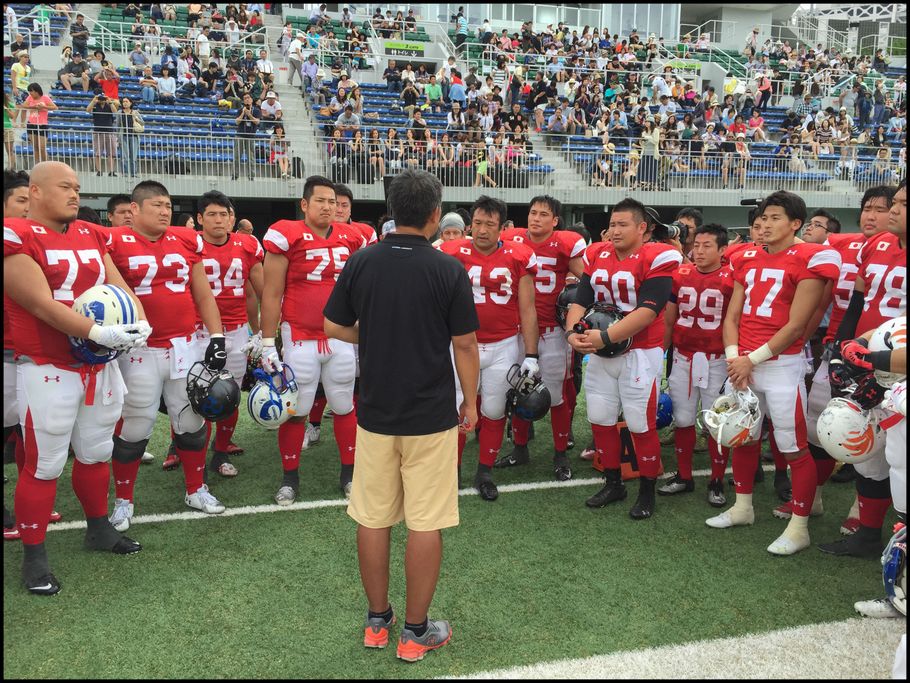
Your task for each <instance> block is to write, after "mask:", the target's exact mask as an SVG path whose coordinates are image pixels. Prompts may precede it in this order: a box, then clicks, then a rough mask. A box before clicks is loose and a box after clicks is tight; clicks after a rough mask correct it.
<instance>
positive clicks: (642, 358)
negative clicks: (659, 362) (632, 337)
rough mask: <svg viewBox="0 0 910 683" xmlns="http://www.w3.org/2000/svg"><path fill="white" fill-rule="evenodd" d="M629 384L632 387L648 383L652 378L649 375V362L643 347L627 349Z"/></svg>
mask: <svg viewBox="0 0 910 683" xmlns="http://www.w3.org/2000/svg"><path fill="white" fill-rule="evenodd" d="M629 370H630V373H629V384H630V385H631V386H633V387H642V386H647V385H650V384H651V382H652V381H653V380H654V378H653V377H652V376H651V363H650V361H648V355H647V354H646V353H645V350H644V349H632V350H631V351H629Z"/></svg>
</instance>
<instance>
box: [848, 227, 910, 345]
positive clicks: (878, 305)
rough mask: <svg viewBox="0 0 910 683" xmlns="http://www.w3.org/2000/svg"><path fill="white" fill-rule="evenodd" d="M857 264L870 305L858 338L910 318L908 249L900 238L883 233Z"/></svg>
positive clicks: (861, 319)
mask: <svg viewBox="0 0 910 683" xmlns="http://www.w3.org/2000/svg"><path fill="white" fill-rule="evenodd" d="M857 263H858V265H859V276H860V277H861V278H862V279H863V282H864V283H865V284H866V301H865V303H864V304H863V312H862V315H860V317H859V322H858V323H857V325H856V334H857V335H860V334H864V333H866V332H868V331H869V330H872V329H875V328H876V327H878V326H879V325H881V324H882V323H884V322H887V321H888V320H891V319H892V318H897V317H898V316H901V315H907V248H906V246H901V243H900V240H899V239H898V237H897V235H894V234H892V233H890V232H883V233H880V234H878V235H876V236H875V237H872V238H870V239H869V240H868V241H867V242H866V244H865V245H863V248H862V250H861V251H860V253H859V256H858V257H857Z"/></svg>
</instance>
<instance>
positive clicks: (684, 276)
mask: <svg viewBox="0 0 910 683" xmlns="http://www.w3.org/2000/svg"><path fill="white" fill-rule="evenodd" d="M732 293H733V273H732V272H731V270H730V268H729V266H721V267H720V268H717V269H716V270H712V271H711V272H710V273H702V272H701V271H700V270H699V269H698V268H696V267H695V266H694V265H692V264H690V263H686V264H683V265H681V266H680V267H679V268H677V269H676V272H675V273H673V293H672V294H671V295H670V301H671V302H673V303H675V304H676V306H677V308H678V310H679V317H678V318H677V319H676V324H675V325H674V326H673V346H674V348H676V349H678V350H680V351H684V352H686V353H688V354H690V355H691V354H693V353H696V352H701V353H723V351H724V340H723V331H722V329H721V328H722V327H723V322H724V315H726V313H727V304H728V303H730V295H731V294H732Z"/></svg>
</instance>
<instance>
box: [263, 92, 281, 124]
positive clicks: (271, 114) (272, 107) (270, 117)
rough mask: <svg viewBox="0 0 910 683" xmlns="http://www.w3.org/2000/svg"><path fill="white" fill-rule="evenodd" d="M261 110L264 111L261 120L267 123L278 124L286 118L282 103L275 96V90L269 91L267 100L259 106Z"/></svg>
mask: <svg viewBox="0 0 910 683" xmlns="http://www.w3.org/2000/svg"><path fill="white" fill-rule="evenodd" d="M259 108H260V110H261V111H262V117H261V118H262V120H263V121H265V122H270V123H276V122H278V121H281V119H282V117H283V116H284V112H283V111H282V108H281V102H279V101H278V96H277V95H276V94H275V91H274V90H269V91H268V92H267V93H266V94H265V100H263V102H262V104H260V105H259Z"/></svg>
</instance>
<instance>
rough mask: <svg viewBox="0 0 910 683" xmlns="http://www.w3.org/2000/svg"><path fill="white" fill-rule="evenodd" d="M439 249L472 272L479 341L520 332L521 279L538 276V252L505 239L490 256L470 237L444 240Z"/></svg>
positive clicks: (500, 337) (498, 338) (491, 341)
mask: <svg viewBox="0 0 910 683" xmlns="http://www.w3.org/2000/svg"><path fill="white" fill-rule="evenodd" d="M439 249H440V251H442V252H444V253H446V254H449V255H450V256H454V257H455V258H457V259H458V260H459V261H460V262H461V264H462V265H463V266H464V268H465V270H466V271H468V279H469V280H470V281H471V289H473V290H474V307H475V308H476V309H477V318H478V319H479V320H480V329H479V330H477V341H478V342H480V343H481V344H492V343H493V342H498V341H502V340H503V339H507V338H509V337H514V336H515V335H516V334H518V332H519V329H520V327H521V316H520V313H519V310H518V281H519V280H520V279H521V278H522V277H523V276H525V275H530V276H531V277H532V278H533V277H534V276H535V275H536V273H537V257H536V256H535V255H534V252H533V251H531V249H529V248H528V247H526V246H525V245H524V244H521V243H519V242H502V243H501V245H500V247H499V249H497V250H496V251H494V252H493V253H492V254H490V255H489V256H486V255H484V254H481V253H480V252H479V251H477V249H476V247H475V246H474V242H473V241H471V240H468V239H460V240H452V241H451V242H444V243H443V244H442V245H440V247H439Z"/></svg>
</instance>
